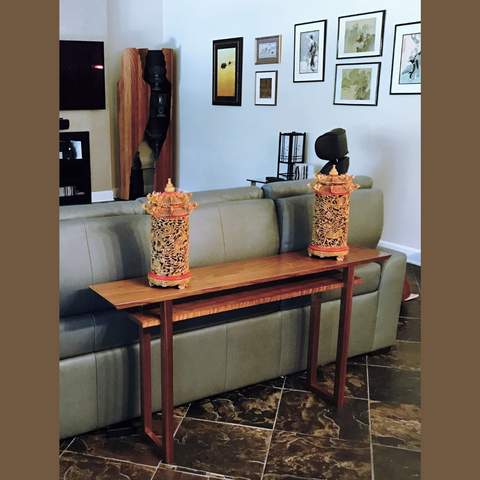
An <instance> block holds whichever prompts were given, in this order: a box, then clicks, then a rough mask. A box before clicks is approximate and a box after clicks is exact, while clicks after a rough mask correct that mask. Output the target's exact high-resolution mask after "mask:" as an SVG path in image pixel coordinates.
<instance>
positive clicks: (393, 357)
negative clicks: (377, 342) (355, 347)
mask: <svg viewBox="0 0 480 480" xmlns="http://www.w3.org/2000/svg"><path fill="white" fill-rule="evenodd" d="M372 365H373V366H377V367H392V368H399V369H402V370H420V368H421V345H420V343H418V342H398V341H397V342H396V343H395V345H393V346H392V348H391V349H390V351H389V352H388V353H384V354H370V355H368V366H369V367H370V366H372Z"/></svg>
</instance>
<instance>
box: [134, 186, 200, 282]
mask: <svg viewBox="0 0 480 480" xmlns="http://www.w3.org/2000/svg"><path fill="white" fill-rule="evenodd" d="M191 196H192V194H191V193H183V191H182V190H179V191H177V192H176V191H175V187H174V186H173V185H172V183H171V179H170V178H169V179H168V183H167V186H166V187H165V192H164V193H157V192H153V193H150V194H148V195H147V198H148V202H147V203H144V204H143V208H144V209H145V211H146V212H147V213H149V214H150V241H151V248H150V257H151V266H150V272H148V282H149V285H150V286H151V287H153V286H159V287H174V286H178V288H185V287H186V286H187V285H188V282H189V281H190V277H191V276H192V274H191V272H190V270H189V265H188V263H189V215H190V212H191V211H192V210H194V209H195V208H197V207H198V203H190V202H189V200H190V198H191Z"/></svg>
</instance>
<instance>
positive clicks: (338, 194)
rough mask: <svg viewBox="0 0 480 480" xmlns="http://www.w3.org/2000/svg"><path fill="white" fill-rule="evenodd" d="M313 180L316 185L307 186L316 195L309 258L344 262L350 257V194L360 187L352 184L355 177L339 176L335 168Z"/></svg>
mask: <svg viewBox="0 0 480 480" xmlns="http://www.w3.org/2000/svg"><path fill="white" fill-rule="evenodd" d="M313 176H314V178H315V179H316V183H314V184H313V185H312V184H310V183H309V184H308V186H309V187H310V188H312V189H313V190H314V191H315V210H314V212H313V231H312V242H311V243H310V245H309V247H308V255H309V256H310V257H311V256H312V255H315V256H317V257H321V258H323V257H337V260H343V259H344V257H345V255H346V254H347V253H348V245H347V233H348V215H349V212H350V193H351V192H352V191H353V190H356V189H357V188H358V187H359V185H358V184H353V183H352V180H353V179H354V178H355V177H354V176H353V175H347V174H346V173H344V174H342V175H339V174H338V172H337V169H336V168H335V166H334V167H333V168H332V169H331V170H330V174H329V175H323V174H316V173H315V174H314V175H313Z"/></svg>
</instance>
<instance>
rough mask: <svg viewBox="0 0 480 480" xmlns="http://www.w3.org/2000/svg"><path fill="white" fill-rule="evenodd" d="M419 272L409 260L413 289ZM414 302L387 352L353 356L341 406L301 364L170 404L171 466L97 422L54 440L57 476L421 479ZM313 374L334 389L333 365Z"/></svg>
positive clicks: (134, 439) (135, 439) (71, 479)
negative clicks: (325, 396) (310, 387)
mask: <svg viewBox="0 0 480 480" xmlns="http://www.w3.org/2000/svg"><path fill="white" fill-rule="evenodd" d="M420 270H421V269H420V267H417V266H414V265H411V264H408V266H407V277H408V279H409V280H410V283H411V286H412V293H417V294H420V283H421V275H420ZM420 305H421V300H420V296H419V297H417V298H415V299H413V300H409V301H407V302H403V303H402V308H401V311H400V319H399V325H398V334H397V342H396V344H395V345H394V346H393V347H392V348H391V349H390V351H388V352H378V353H376V354H368V355H363V356H360V357H356V358H351V359H350V360H349V364H348V372H347V373H348V377H347V388H346V396H347V397H348V402H347V403H346V405H345V406H344V407H343V408H340V409H337V408H335V407H332V406H330V405H328V404H326V403H325V402H324V401H322V400H320V399H318V398H317V397H316V396H314V395H313V394H311V393H309V392H308V391H306V390H305V388H304V375H305V372H302V373H298V374H295V375H290V376H286V377H281V378H277V379H275V380H272V381H269V382H265V383H262V384H258V385H253V386H250V387H247V388H243V389H241V390H237V391H234V392H230V393H225V394H223V395H221V396H218V397H212V398H207V399H204V400H201V401H198V402H194V403H192V404H189V405H185V406H182V407H178V408H176V409H175V420H176V423H177V431H176V434H175V439H176V442H175V465H165V464H164V463H163V462H161V461H160V459H159V457H158V456H157V454H156V453H155V451H154V450H153V449H152V448H151V447H150V446H149V445H148V444H146V443H144V442H143V441H142V440H141V439H140V436H139V435H137V434H135V433H134V434H133V435H128V436H120V437H114V438H110V437H107V435H106V431H105V430H98V431H95V432H91V433H87V434H84V435H80V436H78V437H75V438H71V439H67V440H63V441H61V442H60V458H59V463H60V465H59V466H60V477H59V478H60V479H68V480H76V479H78V480H80V479H82V480H83V479H87V478H88V479H90V480H93V479H102V480H110V479H115V480H116V479H135V480H207V479H209V480H210V479H225V480H227V479H228V480H231V479H238V480H240V479H242V480H243V479H249V480H301V479H308V480H314V479H328V480H367V479H368V480H404V479H405V480H406V479H419V478H420ZM318 374H319V377H320V378H321V379H322V380H323V381H325V382H327V384H330V387H331V385H332V378H333V365H327V366H325V367H320V368H319V369H318ZM160 422H161V416H160V415H156V416H155V419H154V431H156V433H158V434H160V431H161V428H160V425H161V423H160ZM138 424H139V422H138V421H135V422H131V425H132V426H134V427H135V426H137V425H138Z"/></svg>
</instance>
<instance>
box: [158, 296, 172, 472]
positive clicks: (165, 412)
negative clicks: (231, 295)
mask: <svg viewBox="0 0 480 480" xmlns="http://www.w3.org/2000/svg"><path fill="white" fill-rule="evenodd" d="M161 308H162V315H161V317H162V325H161V360H162V365H161V373H162V439H163V458H164V460H165V463H170V464H171V463H173V443H174V442H173V435H174V433H175V429H174V423H173V328H172V301H171V300H170V301H166V302H163V304H162V307H161Z"/></svg>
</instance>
